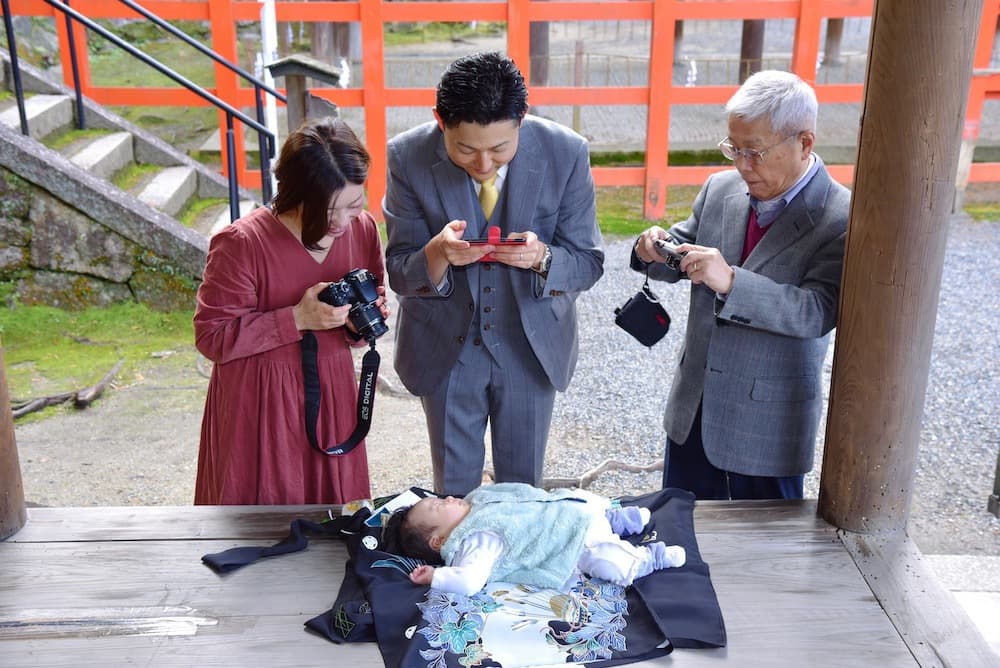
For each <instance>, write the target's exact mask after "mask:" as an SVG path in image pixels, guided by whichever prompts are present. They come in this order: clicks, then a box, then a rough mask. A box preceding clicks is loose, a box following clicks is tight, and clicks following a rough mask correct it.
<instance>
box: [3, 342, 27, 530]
mask: <svg viewBox="0 0 1000 668" xmlns="http://www.w3.org/2000/svg"><path fill="white" fill-rule="evenodd" d="M0 404H2V406H0V540H4V539H6V538H9V537H10V536H13V535H14V534H15V533H17V532H18V530H20V528H21V527H23V526H24V523H25V521H27V519H28V515H27V510H26V509H25V506H24V488H23V487H22V486H21V466H20V463H19V462H18V459H17V443H16V442H15V440H14V416H13V414H12V413H11V412H10V393H9V392H8V391H7V372H6V371H5V370H4V365H3V347H2V346H0Z"/></svg>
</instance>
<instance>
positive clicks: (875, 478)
mask: <svg viewBox="0 0 1000 668" xmlns="http://www.w3.org/2000/svg"><path fill="white" fill-rule="evenodd" d="M982 4H983V3H982V0H955V1H954V2H947V3H943V2H940V1H939V0H879V1H878V2H877V3H876V5H875V11H874V17H873V20H872V40H871V49H870V54H869V59H868V72H867V75H866V82H865V103H864V111H863V113H862V118H863V123H862V126H861V133H860V140H859V147H858V167H857V171H856V173H855V178H854V195H853V200H852V202H851V218H850V225H849V228H848V233H847V249H846V253H845V258H844V276H843V281H842V289H841V295H840V317H839V322H838V331H837V343H836V350H835V354H834V365H833V382H832V388H831V392H830V407H829V418H828V423H827V432H826V446H825V451H824V456H823V469H822V477H821V479H820V493H819V510H820V512H821V514H822V515H823V517H824V518H825V519H826V520H827V521H828V522H830V523H831V524H833V525H835V526H838V527H841V528H844V529H848V530H850V531H855V532H858V533H873V532H878V531H886V530H895V529H902V528H904V527H905V526H906V520H907V516H908V514H909V506H910V497H911V493H912V483H913V477H914V471H915V468H916V461H917V449H918V444H919V438H920V423H921V416H922V414H923V406H924V396H925V392H926V389H927V376H928V371H929V368H930V355H931V343H932V340H933V334H934V320H935V317H936V315H937V303H938V297H939V292H940V287H941V273H942V268H943V264H944V249H945V242H946V239H947V232H948V218H949V216H950V214H951V204H952V199H953V197H954V193H955V173H956V167H957V164H958V153H959V147H960V146H961V139H962V125H963V119H964V118H965V104H966V99H967V93H968V90H969V78H970V75H971V72H972V54H973V48H974V46H975V43H974V40H973V39H971V36H972V35H975V34H976V32H977V27H978V24H979V14H980V11H981V9H982ZM915 45H919V46H918V47H916V46H915Z"/></svg>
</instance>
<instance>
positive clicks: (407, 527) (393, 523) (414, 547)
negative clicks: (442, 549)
mask: <svg viewBox="0 0 1000 668" xmlns="http://www.w3.org/2000/svg"><path fill="white" fill-rule="evenodd" d="M412 509H413V506H407V507H406V508H401V509H399V510H397V511H396V512H394V513H393V514H392V515H390V516H389V519H388V520H387V525H386V526H387V527H388V528H389V530H390V531H393V533H395V536H396V539H397V543H396V544H397V545H398V547H399V551H400V552H402V553H403V556H406V557H412V558H414V559H420V560H421V561H423V562H425V563H428V564H441V563H443V562H442V560H441V554H440V553H439V552H437V551H435V550H434V549H432V548H431V535H432V533H431V532H432V530H431V528H430V527H426V526H420V525H419V524H417V523H416V522H414V521H413V518H411V517H410V510H412Z"/></svg>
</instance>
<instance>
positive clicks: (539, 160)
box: [500, 120, 558, 241]
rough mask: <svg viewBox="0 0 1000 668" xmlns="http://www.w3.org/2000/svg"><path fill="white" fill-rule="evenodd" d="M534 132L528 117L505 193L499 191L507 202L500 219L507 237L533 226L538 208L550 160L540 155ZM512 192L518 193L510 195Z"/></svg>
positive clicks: (507, 179)
mask: <svg viewBox="0 0 1000 668" xmlns="http://www.w3.org/2000/svg"><path fill="white" fill-rule="evenodd" d="M532 134H533V130H532V126H531V123H530V120H526V121H525V122H524V124H523V125H521V131H520V137H519V138H518V143H517V153H516V154H515V155H514V159H513V160H511V161H510V168H509V169H508V170H507V178H506V180H505V183H504V186H503V192H502V193H500V197H501V198H502V199H503V201H504V208H503V220H501V221H500V222H501V230H502V232H503V234H504V236H506V235H507V234H509V233H511V232H523V231H525V230H529V229H532V224H531V223H532V220H533V219H534V212H535V211H536V210H537V206H538V198H539V196H540V195H541V193H542V186H543V184H544V183H545V166H546V165H547V164H548V161H547V160H546V159H545V157H544V156H542V155H541V149H540V147H539V142H537V141H535V139H534V137H532ZM557 157H558V156H557ZM511 193H516V194H515V195H514V196H508V195H510V194H511ZM533 231H535V232H537V231H538V230H533ZM542 241H551V239H543V240H542Z"/></svg>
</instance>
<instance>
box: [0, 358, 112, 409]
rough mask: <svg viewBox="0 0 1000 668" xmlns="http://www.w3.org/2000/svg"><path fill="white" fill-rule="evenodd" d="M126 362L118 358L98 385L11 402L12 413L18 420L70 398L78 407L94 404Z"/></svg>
mask: <svg viewBox="0 0 1000 668" xmlns="http://www.w3.org/2000/svg"><path fill="white" fill-rule="evenodd" d="M123 364H125V360H124V359H120V360H118V361H117V362H116V363H115V365H114V366H113V367H111V370H110V371H108V372H107V373H106V374H104V377H103V378H101V380H100V381H99V382H98V383H97V384H96V385H91V386H90V387H85V388H83V389H80V390H75V391H73V392H63V393H61V394H53V395H50V396H48V397H40V398H38V399H29V400H27V401H23V402H19V403H18V402H13V401H12V402H11V413H12V415H13V417H14V419H15V420H16V419H17V418H19V417H22V416H25V415H27V414H28V413H34V412H36V411H40V410H42V409H43V408H48V407H49V406H57V405H59V404H61V403H65V402H67V401H69V400H70V399H72V400H73V405H74V406H75V407H77V408H86V407H87V406H89V405H90V404H92V403H93V402H94V401H95V400H96V399H97V398H98V397H100V396H101V394H102V393H103V392H104V390H105V389H106V388H107V386H108V385H109V384H110V383H111V381H113V380H114V379H115V376H117V375H118V372H119V371H121V368H122V365H123Z"/></svg>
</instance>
